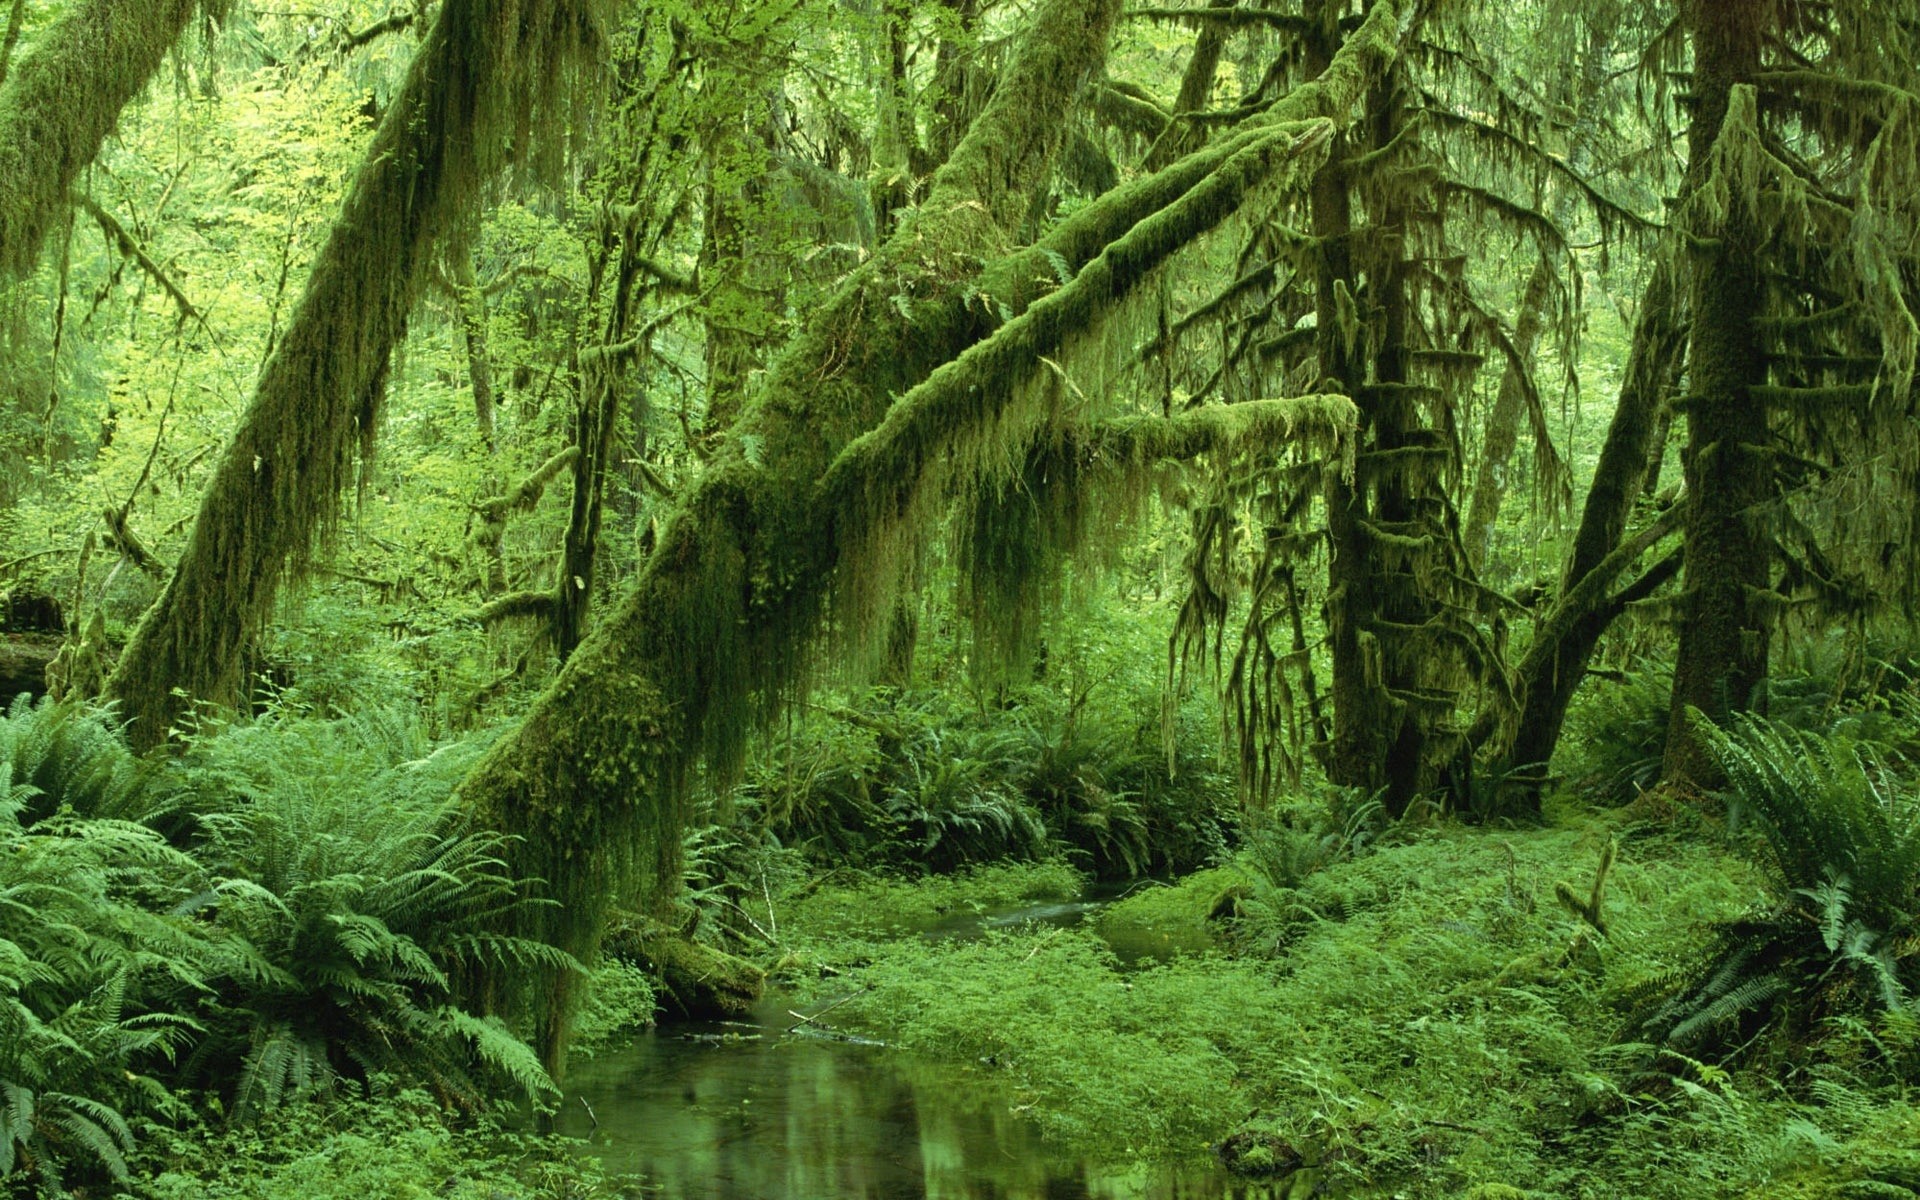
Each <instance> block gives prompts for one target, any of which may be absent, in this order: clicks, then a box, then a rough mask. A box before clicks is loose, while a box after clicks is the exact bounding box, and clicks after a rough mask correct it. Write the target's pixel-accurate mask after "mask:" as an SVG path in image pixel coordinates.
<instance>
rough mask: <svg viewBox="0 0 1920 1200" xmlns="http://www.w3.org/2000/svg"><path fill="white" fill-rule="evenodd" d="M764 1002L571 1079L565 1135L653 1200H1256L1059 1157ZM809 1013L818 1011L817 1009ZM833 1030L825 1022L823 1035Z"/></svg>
mask: <svg viewBox="0 0 1920 1200" xmlns="http://www.w3.org/2000/svg"><path fill="white" fill-rule="evenodd" d="M1099 907H1100V905H1099V904H1098V903H1097V902H1079V903H1071V904H1048V905H1039V906H1034V907H1030V908H1024V909H1016V910H1010V911H1005V912H997V913H987V914H982V915H969V916H965V917H956V918H951V919H949V920H947V921H943V922H941V923H940V924H939V925H936V926H934V927H932V928H931V929H928V930H926V931H925V932H924V934H923V936H930V937H967V936H974V935H977V934H978V933H979V932H980V931H981V930H983V929H988V928H1003V927H1008V926H1017V925H1021V924H1025V923H1028V922H1036V923H1041V924H1048V925H1075V924H1078V923H1080V922H1081V921H1083V920H1085V919H1086V918H1087V915H1088V914H1089V913H1090V912H1093V911H1096V910H1097V909H1098V908H1099ZM791 1006H792V1005H791V1002H790V1001H787V1000H784V999H782V998H780V997H778V996H774V997H770V998H769V999H768V1000H767V1002H766V1003H765V1004H763V1005H762V1006H761V1007H760V1009H759V1010H758V1011H757V1012H756V1013H755V1014H754V1017H753V1019H752V1020H749V1021H742V1022H720V1023H714V1022H707V1023H702V1022H687V1023H680V1024H675V1025H670V1026H667V1027H666V1028H664V1029H652V1030H648V1031H647V1032H645V1033H642V1034H639V1035H637V1036H636V1037H635V1038H634V1040H633V1041H632V1042H630V1043H629V1044H627V1045H625V1046H624V1047H614V1048H609V1049H607V1050H603V1051H601V1052H600V1053H599V1054H597V1055H595V1056H594V1058H592V1059H591V1060H589V1061H586V1062H581V1063H578V1064H577V1065H576V1066H575V1067H574V1069H573V1070H572V1071H571V1072H570V1073H569V1080H568V1085H569V1086H568V1089H567V1098H566V1101H565V1103H564V1105H563V1107H562V1109H561V1113H560V1117H559V1122H558V1130H559V1132H561V1133H565V1134H569V1135H571V1136H574V1137H578V1138H583V1139H586V1141H587V1142H588V1149H587V1151H586V1152H587V1153H590V1154H592V1155H593V1156H595V1157H597V1158H599V1159H600V1160H601V1161H602V1162H603V1163H604V1164H605V1165H606V1166H607V1168H608V1169H610V1170H615V1171H626V1172H635V1173H638V1174H640V1175H641V1176H643V1177H644V1178H645V1180H646V1182H647V1187H648V1192H649V1194H650V1195H657V1196H659V1197H661V1198H662V1200H918V1198H921V1197H925V1198H926V1200H1228V1198H1231V1200H1259V1198H1265V1197H1269V1196H1274V1195H1277V1194H1281V1193H1278V1192H1276V1191H1274V1190H1273V1189H1272V1187H1271V1185H1262V1184H1257V1183H1249V1182H1248V1181H1246V1180H1242V1179H1238V1178H1236V1177H1234V1176H1232V1175H1230V1174H1228V1173H1227V1172H1226V1170H1225V1169H1223V1168H1222V1167H1221V1166H1220V1165H1219V1164H1218V1163H1217V1162H1216V1161H1214V1160H1213V1159H1212V1158H1211V1157H1202V1158H1197V1159H1194V1160H1191V1161H1187V1162H1180V1163H1172V1164H1167V1163H1158V1164H1152V1165H1143V1164H1140V1163H1137V1162H1132V1161H1127V1160H1124V1159H1123V1160H1119V1161H1099V1160H1093V1159H1088V1158H1084V1157H1075V1156H1072V1155H1064V1154H1062V1153H1061V1152H1059V1151H1058V1150H1056V1149H1054V1148H1052V1147H1050V1146H1048V1145H1046V1144H1045V1143H1044V1142H1042V1140H1041V1138H1040V1134H1039V1130H1038V1129H1037V1128H1036V1127H1035V1126H1034V1125H1033V1124H1032V1123H1031V1122H1029V1121H1027V1120H1026V1119H1025V1118H1023V1117H1022V1116H1021V1115H1020V1114H1018V1113H1017V1112H1014V1111H1011V1110H1010V1109H1009V1106H1008V1103H1007V1098H1006V1094H1005V1092H1004V1091H1003V1090H1002V1088H1001V1086H1000V1083H999V1081H998V1080H997V1079H996V1078H995V1077H994V1076H993V1075H991V1074H990V1073H986V1072H982V1071H979V1070H973V1069H970V1068H968V1067H966V1066H963V1065H959V1064H954V1063H943V1062H933V1061H929V1060H927V1059H923V1058H920V1057H918V1056H915V1055H912V1054H908V1053H905V1052H902V1051H899V1050H894V1049H890V1048H888V1047H886V1046H882V1045H879V1044H877V1043H873V1042H868V1041H863V1040H860V1039H849V1038H847V1037H846V1036H845V1035H836V1034H834V1033H833V1031H832V1030H831V1029H826V1028H820V1027H816V1026H813V1025H799V1027H798V1028H795V1026H796V1024H797V1021H796V1019H795V1017H793V1016H792V1015H791V1014H790V1013H789V1011H788V1010H789V1008H790V1007H791ZM817 1009H818V1006H815V1010H816V1011H817ZM830 1022H831V1017H827V1018H826V1019H825V1020H823V1021H822V1022H820V1023H819V1026H826V1025H829V1024H830Z"/></svg>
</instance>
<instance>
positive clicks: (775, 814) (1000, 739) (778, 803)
mask: <svg viewBox="0 0 1920 1200" xmlns="http://www.w3.org/2000/svg"><path fill="white" fill-rule="evenodd" d="M1142 707H1144V705H1142ZM1159 740H1160V739H1159V737H1158V734H1157V731H1153V730H1151V729H1150V727H1149V725H1148V724H1147V723H1146V722H1145V721H1144V720H1140V719H1138V718H1135V719H1134V720H1132V721H1129V720H1128V719H1127V718H1126V716H1125V715H1123V714H1116V713H1113V712H1111V711H1109V710H1105V709H1094V710H1087V711H1075V710H1074V709H1072V708H1069V707H1068V706H1065V705H1063V704H1061V703H1059V702H1058V701H1057V700H1056V698H1055V697H1053V696H1052V695H1051V694H1050V693H1048V692H1046V691H1045V690H1042V689H1038V688H1036V689H1032V690H1030V691H1028V692H1024V693H1021V694H1020V695H1019V696H1018V697H1017V698H1016V699H1010V700H1009V701H1008V702H1007V703H1006V704H1005V705H1002V706H996V707H991V708H982V707H977V706H972V705H966V704H964V703H960V702H957V701H956V698H954V697H953V696H951V695H950V694H948V693H944V692H926V691H922V692H909V693H892V692H887V691H880V692H875V693H872V694H870V696H869V697H868V698H867V699H866V701H865V702H864V703H862V704H861V705H860V706H859V707H857V708H847V709H837V710H831V711H828V712H825V713H823V714H820V715H818V716H814V717H811V718H809V719H808V720H806V721H803V722H797V723H796V724H795V726H794V727H793V728H792V729H790V730H789V731H788V732H787V733H786V734H785V735H783V736H779V737H776V738H774V739H772V740H771V744H770V746H769V749H768V750H767V752H766V754H765V755H764V756H763V757H762V758H761V759H760V760H759V761H758V762H757V763H756V764H755V765H754V766H753V767H752V768H751V769H750V770H749V771H748V774H747V778H746V781H745V783H744V784H743V786H742V788H741V790H740V792H739V794H738V795H737V797H736V801H735V802H736V805H737V806H738V811H739V813H740V820H741V821H743V822H745V823H746V824H748V825H750V826H751V827H753V828H754V829H756V830H758V831H760V832H762V833H764V834H766V835H770V836H772V837H773V838H775V839H777V840H778V841H779V842H780V843H781V844H784V845H788V846H793V847H797V848H799V849H801V850H803V851H805V852H806V854H807V855H808V857H809V858H810V859H812V860H813V861H814V862H816V863H819V864H823V865H824V864H839V863H846V862H856V863H864V864H867V865H872V866H889V867H892V868H895V869H914V870H934V871H946V870H953V869H955V868H957V867H960V866H963V865H966V864H970V863H980V862H989V861H994V860H998V859H1003V858H1009V857H1011V858H1030V859H1032V858H1045V857H1049V856H1051V855H1052V854H1054V853H1056V852H1064V853H1066V854H1068V855H1070V856H1071V857H1073V858H1074V859H1075V860H1076V861H1077V862H1080V863H1083V864H1084V865H1085V866H1087V867H1088V869H1090V870H1091V871H1092V872H1093V873H1094V874H1095V875H1097V876H1099V877H1102V878H1133V877H1137V876H1140V875H1144V874H1147V873H1149V872H1152V871H1157V870H1169V869H1172V870H1180V869H1189V868H1191V867H1193V866H1197V865H1199V864H1200V863H1202V862H1204V861H1206V860H1207V859H1208V858H1210V857H1212V856H1213V855H1215V854H1218V853H1219V852H1220V851H1221V850H1222V848H1223V847H1224V845H1225V837H1226V824H1227V817H1226V816H1225V811H1224V810H1225V805H1226V802H1227V800H1228V798H1229V796H1230V792H1231V787H1230V784H1228V783H1227V781H1226V780H1225V779H1224V778H1223V777H1222V776H1221V775H1220V774H1219V772H1218V771H1217V770H1215V769H1214V768H1213V767H1212V765H1211V763H1210V762H1209V761H1208V760H1209V759H1210V757H1211V756H1210V755H1209V754H1207V753H1206V752H1205V751H1203V750H1202V749H1201V748H1200V747H1199V746H1197V745H1195V741H1196V740H1197V739H1188V740H1183V741H1182V743H1181V744H1180V747H1179V752H1178V754H1177V756H1176V760H1175V765H1174V767H1173V769H1172V771H1171V772H1170V771H1169V769H1168V764H1167V758H1166V752H1165V750H1164V749H1163V748H1162V746H1161V745H1160V744H1159Z"/></svg>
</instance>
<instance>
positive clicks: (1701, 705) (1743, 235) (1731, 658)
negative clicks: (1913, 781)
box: [1663, 0, 1772, 785]
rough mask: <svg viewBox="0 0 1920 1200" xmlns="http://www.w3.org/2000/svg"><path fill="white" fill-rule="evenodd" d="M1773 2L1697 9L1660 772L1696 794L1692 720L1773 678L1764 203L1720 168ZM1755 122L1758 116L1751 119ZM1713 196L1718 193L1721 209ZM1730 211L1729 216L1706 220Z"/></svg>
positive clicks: (1697, 757)
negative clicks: (1687, 511)
mask: <svg viewBox="0 0 1920 1200" xmlns="http://www.w3.org/2000/svg"><path fill="white" fill-rule="evenodd" d="M1763 15H1764V9H1763V6H1758V5H1754V4H1752V3H1750V0H1695V3H1694V5H1693V6H1692V21H1693V28H1692V34H1693V53H1694V92H1695V96H1696V97H1697V99H1696V107H1695V110H1694V115H1693V127H1692V129H1691V131H1690V132H1689V134H1688V141H1687V153H1688V163H1687V179H1686V184H1687V188H1686V197H1685V199H1684V200H1683V205H1685V206H1687V207H1688V208H1691V209H1692V210H1693V216H1694V219H1695V220H1696V222H1697V223H1699V224H1700V225H1702V226H1717V228H1700V229H1695V230H1692V231H1690V232H1691V233H1693V234H1694V235H1695V236H1693V237H1692V238H1691V239H1690V246H1691V248H1692V251H1693V257H1692V283H1693V339H1692V348H1691V352H1690V353H1689V355H1688V380H1689V385H1688V389H1687V392H1688V394H1687V397H1686V413H1687V434H1688V436H1687V447H1686V450H1685V453H1684V455H1683V457H1682V460H1681V461H1682V467H1683V468H1684V471H1685V475H1686V483H1687V493H1688V496H1689V503H1690V504H1691V505H1692V515H1691V519H1690V520H1689V521H1688V522H1687V532H1686V577H1685V581H1684V587H1685V592H1684V594H1683V596H1684V598H1683V604H1684V608H1683V610H1682V612H1683V615H1682V618H1681V626H1680V651H1679V656H1678V658H1677V659H1676V661H1675V663H1674V671H1673V712H1672V717H1671V719H1670V722H1669V725H1668V728H1667V750H1666V758H1665V763H1664V766H1663V775H1664V777H1665V779H1666V780H1667V781H1668V782H1670V783H1675V784H1680V785H1687V784H1694V783H1700V782H1705V781H1708V780H1710V779H1712V778H1713V776H1714V775H1715V774H1716V768H1715V767H1714V766H1713V764H1712V761H1711V755H1710V754H1709V753H1708V752H1707V750H1706V747H1705V743H1704V741H1703V740H1702V737H1701V736H1700V734H1699V732H1698V731H1696V730H1695V729H1694V728H1693V726H1692V722H1691V719H1690V718H1689V716H1688V710H1689V709H1699V710H1700V711H1702V712H1704V713H1705V714H1707V716H1708V717H1710V718H1711V719H1713V720H1715V721H1721V720H1724V719H1725V718H1726V717H1727V715H1728V714H1729V713H1730V712H1732V711H1734V710H1737V709H1742V708H1745V707H1747V706H1748V705H1749V704H1750V703H1751V702H1752V701H1753V698H1754V695H1755V692H1756V690H1757V689H1758V688H1759V687H1760V686H1761V685H1762V684H1763V683H1765V681H1766V677H1767V642H1768V629H1767V623H1766V621H1765V619H1764V615H1763V612H1762V611H1761V608H1762V606H1761V605H1759V604H1758V603H1757V600H1758V598H1759V597H1760V596H1761V595H1762V594H1763V593H1765V592H1766V591H1767V586H1768V581H1769V572H1770V569H1771V565H1772V556H1771V553H1770V548H1769V545H1768V542H1767V539H1766V537H1765V536H1764V535H1763V533H1762V532H1761V530H1760V529H1759V528H1758V524H1757V522H1756V520H1755V515H1756V511H1757V509H1758V508H1759V507H1760V506H1761V505H1763V504H1764V503H1765V502H1766V501H1767V499H1768V496H1769V493H1770V485H1771V481H1772V471H1771V466H1770V461H1769V459H1768V458H1767V456H1766V445H1767V437H1768V421H1767V412H1766V408H1765V406H1764V405H1763V404H1762V403H1761V402H1760V400H1759V398H1758V397H1756V396H1755V395H1754V394H1753V390H1752V389H1753V388H1754V387H1756V386H1758V385H1760V384H1764V383H1765V382H1766V357H1765V354H1764V350H1763V348H1762V346H1761V341H1760V335H1759V328H1758V320H1759V317H1760V315H1761V306H1762V304H1763V302H1764V301H1763V296H1764V289H1765V287H1766V283H1765V280H1764V279H1763V278H1762V275H1761V270H1760V258H1761V248H1762V240H1763V239H1762V235H1761V231H1760V228H1759V222H1758V220H1757V218H1756V215H1755V212H1754V206H1755V204H1756V203H1757V202H1758V197H1757V196H1754V195H1749V194H1745V193H1746V187H1747V184H1746V181H1744V180H1742V179H1739V178H1725V177H1724V176H1730V175H1737V174H1738V172H1737V171H1736V170H1735V169H1734V168H1733V167H1732V166H1731V165H1730V164H1727V163H1722V164H1716V162H1715V157H1716V156H1715V155H1714V153H1713V151H1714V148H1715V144H1716V142H1718V141H1719V140H1720V139H1721V138H1722V137H1723V136H1733V137H1740V136H1756V135H1755V134H1754V133H1753V132H1752V131H1750V130H1740V129H1737V128H1732V126H1731V124H1730V122H1729V121H1728V117H1729V114H1730V111H1731V106H1732V101H1733V98H1734V89H1735V88H1736V87H1738V86H1740V85H1742V84H1748V83H1751V82H1752V80H1753V78H1754V76H1755V75H1756V74H1757V73H1758V71H1759V67H1760V45H1761V34H1762V30H1761V28H1760V27H1759V26H1760V21H1761V19H1762V17H1763ZM1743 119H1745V120H1758V119H1759V117H1758V114H1757V113H1755V112H1752V111H1751V110H1749V111H1748V112H1747V113H1746V114H1745V117H1744V118H1743ZM1710 191H1717V192H1720V193H1721V195H1720V196H1719V198H1718V200H1717V201H1712V200H1710V199H1709V193H1710ZM1716 208H1723V211H1709V210H1711V209H1716Z"/></svg>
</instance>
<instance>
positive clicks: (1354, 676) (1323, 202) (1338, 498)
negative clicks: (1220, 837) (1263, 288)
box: [1306, 0, 1390, 788]
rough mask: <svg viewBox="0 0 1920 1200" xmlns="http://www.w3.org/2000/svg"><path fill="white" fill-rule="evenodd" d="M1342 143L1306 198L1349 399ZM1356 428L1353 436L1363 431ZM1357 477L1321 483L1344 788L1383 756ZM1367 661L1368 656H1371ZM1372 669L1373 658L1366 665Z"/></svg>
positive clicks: (1359, 782)
mask: <svg viewBox="0 0 1920 1200" xmlns="http://www.w3.org/2000/svg"><path fill="white" fill-rule="evenodd" d="M1344 8H1345V5H1343V4H1339V3H1335V2H1333V0H1322V2H1321V4H1320V5H1319V13H1320V19H1319V21H1318V22H1317V25H1316V27H1315V29H1313V30H1312V31H1311V32H1309V33H1308V35H1307V42H1306V51H1307V70H1308V71H1309V72H1310V73H1313V74H1318V73H1319V72H1321V71H1324V70H1325V69H1326V67H1327V64H1329V63H1331V62H1332V61H1333V56H1334V52H1335V51H1336V50H1337V49H1338V47H1339V40H1338V39H1339V34H1338V24H1337V21H1336V17H1337V15H1338V13H1339V12H1340V11H1341V10H1343V9H1344ZM1349 151H1350V147H1349V143H1348V141H1347V139H1344V138H1343V139H1341V140H1340V141H1338V142H1336V143H1335V145H1334V147H1333V149H1332V151H1331V152H1330V154H1329V156H1328V160H1327V165H1326V166H1324V167H1322V168H1321V170H1320V173H1319V174H1318V175H1317V176H1315V178H1314V181H1313V190H1312V193H1311V195H1310V196H1309V209H1310V211H1311V214H1312V220H1313V234H1314V237H1315V238H1316V239H1317V240H1318V242H1319V243H1320V253H1319V256H1318V258H1317V260H1316V267H1315V269H1316V278H1315V284H1314V288H1315V298H1314V308H1315V310H1316V313H1317V317H1318V320H1317V322H1316V325H1315V328H1316V330H1317V332H1316V334H1315V340H1316V342H1317V343H1318V347H1317V349H1318V356H1319V360H1320V374H1321V376H1322V377H1323V378H1326V379H1329V380H1331V381H1332V382H1333V385H1334V386H1335V387H1336V388H1338V389H1339V390H1340V391H1342V392H1344V393H1346V394H1347V395H1349V396H1357V395H1359V394H1360V389H1361V387H1362V386H1363V385H1364V383H1365V382H1366V368H1365V364H1364V363H1363V362H1362V361H1361V359H1360V356H1359V355H1358V354H1357V353H1355V350H1356V349H1357V347H1356V346H1355V345H1354V341H1355V339H1356V338H1357V337H1358V330H1357V329H1355V328H1354V327H1353V325H1352V323H1351V322H1343V320H1342V319H1341V314H1342V313H1343V312H1345V313H1346V314H1347V315H1348V316H1349V317H1351V316H1352V307H1353V305H1352V299H1351V297H1352V295H1353V290H1354V288H1355V287H1356V272H1355V270H1354V262H1353V248H1352V244H1351V241H1350V239H1351V237H1352V235H1353V197H1352V194H1351V189H1350V186H1349V182H1348V179H1347V169H1346V166H1345V164H1344V160H1345V158H1346V157H1347V154H1348V153H1349ZM1367 432H1368V431H1367V429H1366V428H1365V427H1364V425H1363V427H1362V430H1361V434H1362V436H1363V437H1364V436H1366V435H1367ZM1357 484H1358V481H1357V480H1353V479H1348V478H1345V477H1343V476H1340V475H1338V474H1335V475H1334V476H1333V477H1332V478H1331V480H1330V482H1329V483H1328V485H1327V544H1328V548H1329V556H1328V559H1327V648H1328V651H1329V653H1330V657H1331V659H1332V664H1333V671H1332V678H1331V681H1330V682H1331V687H1330V696H1329V699H1330V700H1331V701H1332V704H1333V740H1332V743H1331V744H1330V745H1329V747H1328V752H1327V777H1328V778H1329V779H1330V780H1332V781H1333V782H1334V783H1337V784H1341V785H1343V786H1347V787H1365V788H1372V787H1375V786H1377V785H1378V774H1379V770H1380V768H1381V767H1382V766H1383V765H1384V764H1385V762H1386V746H1387V743H1386V740H1385V731H1386V727H1387V721H1388V718H1389V716H1390V714H1389V713H1387V712H1385V711H1383V710H1382V709H1381V694H1380V691H1379V688H1378V686H1377V685H1378V682H1379V677H1378V671H1377V669H1370V668H1369V662H1368V659H1369V655H1368V653H1367V650H1368V644H1369V639H1367V638H1366V637H1365V636H1364V626H1365V624H1366V617H1367V609H1368V605H1369V603H1370V601H1369V597H1368V587H1367V574H1366V564H1367V561H1368V554H1367V544H1366V536H1365V533H1364V532H1363V528H1362V522H1363V521H1364V520H1365V518H1366V516H1367V512H1366V504H1367V498H1366V493H1365V490H1364V489H1363V488H1361V487H1359V486H1358V485H1357ZM1376 657H1377V656H1376ZM1376 668H1377V664H1376Z"/></svg>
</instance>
